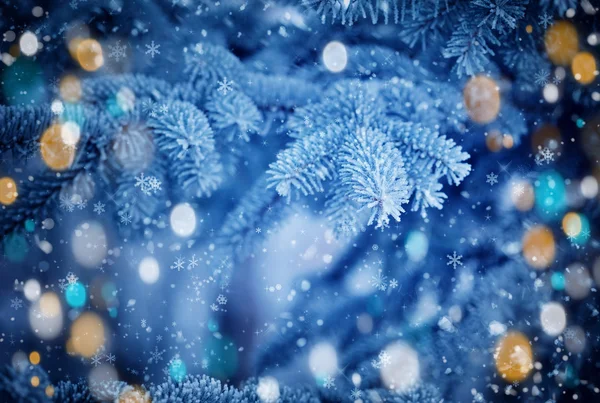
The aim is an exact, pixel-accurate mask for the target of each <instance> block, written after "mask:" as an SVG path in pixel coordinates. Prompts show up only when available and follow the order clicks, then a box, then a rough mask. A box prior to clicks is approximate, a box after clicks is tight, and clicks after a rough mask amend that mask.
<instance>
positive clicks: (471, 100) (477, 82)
mask: <svg viewBox="0 0 600 403" xmlns="http://www.w3.org/2000/svg"><path fill="white" fill-rule="evenodd" d="M463 100H464V103H465V107H466V109H467V113H468V114H469V117H470V118H471V120H473V121H474V122H477V123H490V122H492V121H494V120H495V119H496V117H497V116H498V112H500V91H499V90H498V85H497V84H496V82H495V81H494V80H493V79H491V78H489V77H486V76H482V75H479V76H475V77H472V78H471V79H470V80H469V81H468V82H467V84H466V85H465V88H464V89H463Z"/></svg>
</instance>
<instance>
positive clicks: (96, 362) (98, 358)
mask: <svg viewBox="0 0 600 403" xmlns="http://www.w3.org/2000/svg"><path fill="white" fill-rule="evenodd" d="M100 364H102V354H99V353H96V354H94V356H93V357H92V365H93V366H94V367H97V366H98V365H100Z"/></svg>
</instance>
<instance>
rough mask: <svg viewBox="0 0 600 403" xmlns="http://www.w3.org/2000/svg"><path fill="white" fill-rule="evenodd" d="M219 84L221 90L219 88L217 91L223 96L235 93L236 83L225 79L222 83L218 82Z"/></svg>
mask: <svg viewBox="0 0 600 403" xmlns="http://www.w3.org/2000/svg"><path fill="white" fill-rule="evenodd" d="M218 84H219V88H217V91H219V92H220V93H221V94H222V95H227V94H228V93H229V92H230V91H233V84H235V82H234V81H233V80H232V81H229V80H228V79H227V77H224V78H223V80H222V81H218Z"/></svg>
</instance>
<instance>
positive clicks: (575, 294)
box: [565, 263, 592, 300]
mask: <svg viewBox="0 0 600 403" xmlns="http://www.w3.org/2000/svg"><path fill="white" fill-rule="evenodd" d="M591 287H592V277H591V276H590V272H589V270H588V269H587V267H585V266H584V265H582V264H581V263H572V264H570V265H569V266H567V268H566V270H565V291H566V292H567V294H568V295H569V296H570V297H571V298H573V299H577V300H579V299H584V298H586V297H587V296H588V295H589V294H590V290H591Z"/></svg>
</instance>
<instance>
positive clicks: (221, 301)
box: [217, 294, 227, 305]
mask: <svg viewBox="0 0 600 403" xmlns="http://www.w3.org/2000/svg"><path fill="white" fill-rule="evenodd" d="M217 302H218V303H219V305H225V304H226V303H227V297H225V296H224V295H223V294H219V296H218V297H217Z"/></svg>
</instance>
